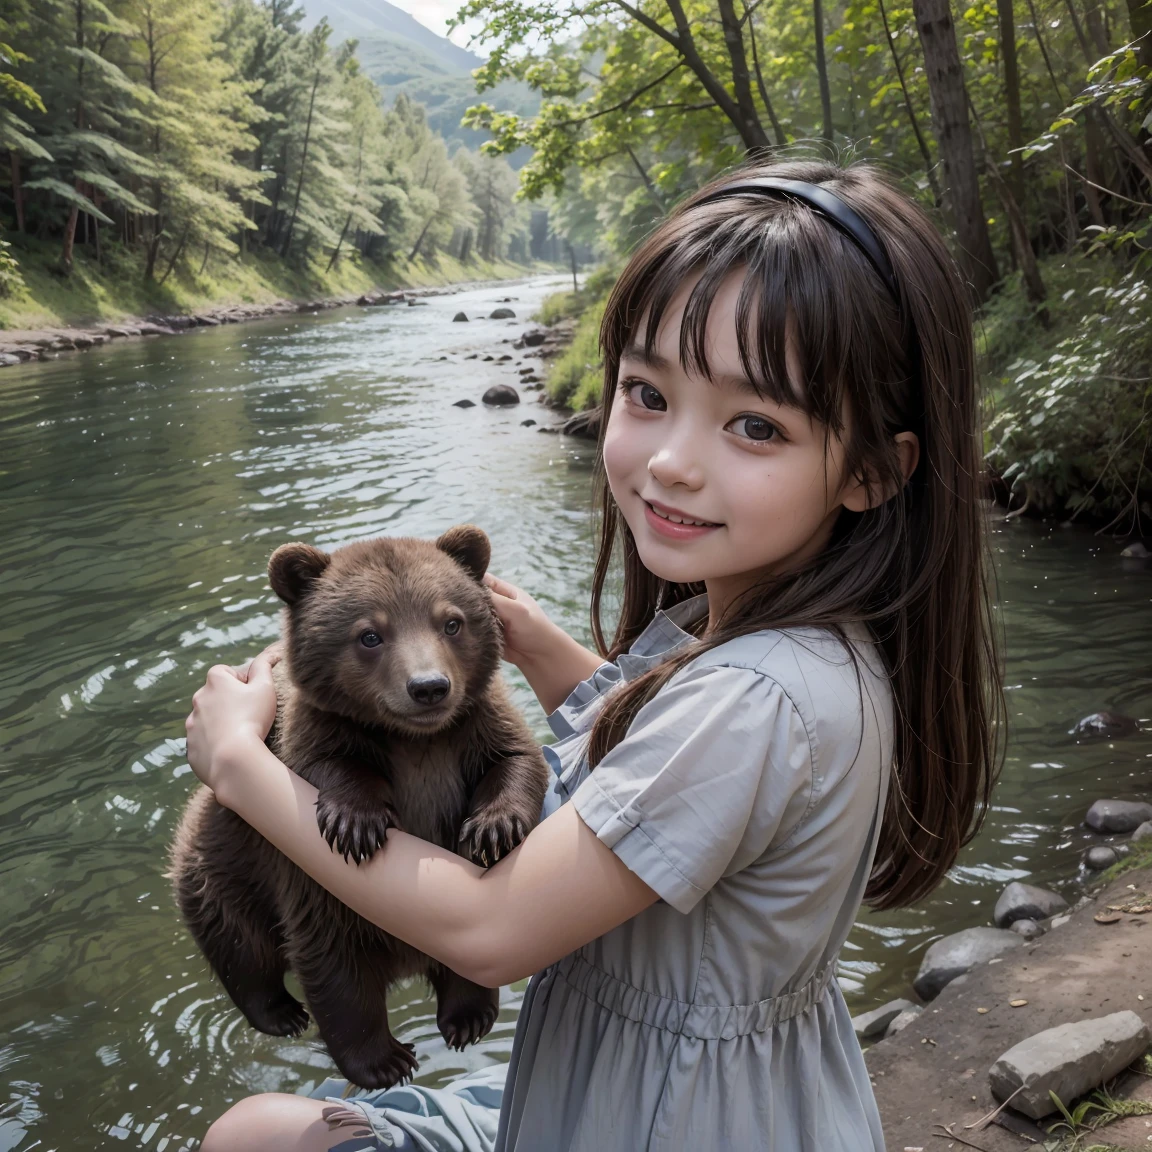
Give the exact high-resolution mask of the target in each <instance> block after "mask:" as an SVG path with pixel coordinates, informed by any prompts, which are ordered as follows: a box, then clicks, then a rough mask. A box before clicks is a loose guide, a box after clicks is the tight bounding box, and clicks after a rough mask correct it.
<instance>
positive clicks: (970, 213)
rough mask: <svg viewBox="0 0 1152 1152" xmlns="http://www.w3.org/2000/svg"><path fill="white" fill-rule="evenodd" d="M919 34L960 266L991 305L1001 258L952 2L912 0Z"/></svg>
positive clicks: (975, 293) (976, 294)
mask: <svg viewBox="0 0 1152 1152" xmlns="http://www.w3.org/2000/svg"><path fill="white" fill-rule="evenodd" d="M912 10H913V12H914V13H915V17H916V30H917V32H918V33H919V36H920V46H921V48H922V49H923V52H924V65H925V72H926V74H927V79H928V92H929V96H930V97H931V104H932V124H933V127H934V128H935V130H936V139H937V140H938V141H939V144H940V159H941V161H942V162H943V168H944V185H945V188H946V196H947V202H948V206H949V209H950V213H949V214H950V215H951V217H952V224H953V227H954V228H955V230H956V240H957V244H958V246H959V249H960V252H959V258H960V266H961V268H962V269H963V271H964V274H965V276H966V277H967V279H968V283H969V286H970V289H971V292H972V295H973V298H974V299H975V301H976V302H978V303H982V302H983V301H985V300H987V299H988V295H989V293H990V292H991V290H992V285H993V284H995V283H996V280H997V276H998V274H997V270H996V257H995V255H994V254H993V252H992V240H991V238H990V237H989V235H988V222H987V218H986V217H985V215H984V205H983V204H982V203H981V199H980V181H979V179H978V178H977V176H976V160H975V156H974V155H973V149H972V127H971V125H970V123H969V121H968V104H967V99H966V92H965V88H964V74H963V72H962V71H961V67H960V53H959V51H958V49H957V47H956V30H955V27H954V25H953V23H952V13H951V12H950V11H949V7H948V0H913V4H912Z"/></svg>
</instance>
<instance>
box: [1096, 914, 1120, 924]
mask: <svg viewBox="0 0 1152 1152" xmlns="http://www.w3.org/2000/svg"><path fill="white" fill-rule="evenodd" d="M1092 919H1093V920H1095V921H1096V923H1097V924H1115V923H1116V922H1117V921H1119V920H1123V919H1124V917H1123V916H1121V915H1120V913H1119V912H1097V913H1096V915H1095V916H1093V917H1092Z"/></svg>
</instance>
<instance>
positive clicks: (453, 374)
mask: <svg viewBox="0 0 1152 1152" xmlns="http://www.w3.org/2000/svg"><path fill="white" fill-rule="evenodd" d="M558 287H562V282H561V281H557V280H549V279H536V280H532V281H527V282H522V283H518V284H512V285H508V284H503V285H489V286H478V287H471V288H468V289H465V290H464V291H462V292H460V293H457V294H454V295H447V296H443V297H432V298H430V299H429V300H428V303H427V305H426V306H422V307H412V308H407V307H391V308H375V309H355V310H346V311H344V312H340V313H328V314H324V315H321V316H316V317H297V316H293V317H289V318H287V319H286V318H283V317H280V318H277V319H275V320H269V321H265V322H259V323H254V324H249V325H246V326H242V327H228V328H217V329H204V330H199V331H195V332H192V333H189V334H186V335H184V336H182V337H180V338H179V339H159V340H150V341H144V342H135V343H129V344H124V345H120V346H114V347H111V348H106V349H101V350H97V351H94V352H89V353H86V354H84V355H82V356H78V357H72V358H65V359H61V360H59V361H54V362H49V363H44V364H36V365H30V366H25V367H21V368H16V369H6V370H5V371H4V372H3V374H2V375H0V542H2V547H3V551H2V552H0V557H2V559H0V877H2V879H0V1077H2V1079H0V1084H2V1087H0V1152H8V1150H10V1149H16V1148H19V1149H22V1150H23V1149H31V1148H39V1149H89V1148H92V1149H95V1148H123V1147H127V1148H149V1149H155V1150H156V1152H162V1150H163V1149H165V1148H167V1149H171V1150H175V1149H183V1148H192V1147H195V1146H196V1143H197V1141H198V1139H199V1138H200V1137H201V1136H202V1135H203V1133H204V1130H205V1129H206V1127H207V1125H208V1123H209V1121H210V1119H211V1118H212V1117H213V1116H215V1115H216V1114H218V1113H219V1112H220V1111H221V1110H222V1108H223V1107H224V1106H225V1105H226V1104H227V1103H228V1102H229V1101H232V1100H235V1099H237V1098H239V1097H240V1096H242V1095H245V1094H247V1093H251V1092H256V1091H263V1090H269V1089H282V1090H286V1091H295V1090H298V1089H301V1088H303V1087H305V1086H307V1085H310V1084H314V1083H316V1082H318V1081H319V1080H320V1079H321V1078H323V1077H324V1076H325V1075H327V1074H328V1073H329V1072H330V1071H331V1065H330V1062H329V1061H328V1058H327V1056H326V1055H325V1053H324V1052H323V1050H322V1049H321V1048H320V1047H319V1045H318V1043H317V1042H316V1040H315V1034H314V1033H310V1034H308V1035H306V1036H305V1037H304V1038H302V1039H300V1040H294V1041H285V1040H278V1039H274V1038H271V1037H265V1036H260V1035H257V1034H255V1033H254V1032H252V1031H251V1030H250V1029H249V1028H248V1027H247V1026H246V1025H245V1024H244V1023H243V1022H242V1020H241V1018H240V1017H239V1014H238V1013H237V1012H236V1011H235V1010H234V1009H233V1008H232V1007H231V1005H230V1003H229V1001H228V1000H227V998H226V997H225V996H224V995H223V993H222V992H221V991H220V989H219V987H218V986H217V984H216V983H215V981H214V980H213V979H212V977H211V976H210V974H209V973H208V972H207V970H206V966H205V964H204V963H203V962H202V960H201V959H200V957H199V955H198V953H197V951H196V949H195V947H194V946H193V945H192V943H191V941H190V939H189V937H188V935H187V933H186V932H185V930H184V929H183V927H182V925H181V923H180V921H179V918H178V916H177V913H176V910H175V907H174V905H173V902H172V899H171V896H170V893H169V889H168V883H167V881H166V880H165V879H164V877H163V872H164V869H165V850H166V846H167V843H168V840H169V838H170V835H171V833H172V830H173V828H174V826H175V823H176V820H177V818H178V814H179V812H180V808H181V805H182V804H183V802H184V800H185V798H186V797H187V796H188V794H189V792H190V791H191V790H192V788H193V786H194V779H193V777H192V776H191V773H190V770H189V769H188V767H187V765H186V763H185V762H184V759H183V741H182V736H183V720H184V716H185V714H186V713H187V711H188V706H189V700H190V698H191V695H192V693H193V692H194V690H195V689H196V688H197V687H198V686H199V685H200V684H201V683H202V681H203V678H204V673H205V670H206V669H207V668H208V666H209V665H210V664H212V663H215V662H217V661H221V660H223V661H226V662H229V663H238V662H240V661H241V660H243V659H244V658H245V657H247V656H249V655H251V654H252V653H254V652H255V651H257V650H258V649H259V648H260V647H261V646H262V645H263V644H264V643H265V642H267V641H269V640H270V639H272V638H273V637H274V636H275V635H276V631H277V602H276V600H275V598H274V597H273V596H272V594H271V592H270V591H269V589H268V587H267V584H266V581H265V576H264V568H265V564H266V561H267V558H268V556H269V554H270V553H271V552H272V550H273V549H274V548H275V547H276V546H277V545H278V544H280V543H282V542H284V541H286V540H292V539H304V540H308V541H311V542H315V543H318V544H320V545H333V546H335V545H338V544H340V543H343V542H345V541H348V540H352V539H355V538H358V537H364V536H369V535H374V534H381V533H386V534H396V535H402V534H407V535H420V536H432V535H435V534H437V533H439V532H440V531H442V530H443V529H444V528H447V527H448V526H449V525H451V524H455V523H460V522H462V521H474V522H476V523H478V524H480V525H482V526H483V527H484V528H485V529H486V530H487V531H488V532H489V534H490V536H491V538H492V542H493V570H494V571H495V572H497V573H498V574H500V575H502V576H504V577H506V578H508V579H510V580H512V581H514V582H516V583H520V584H523V585H524V586H525V587H526V588H528V589H529V590H530V591H531V592H533V593H534V594H535V595H536V596H537V597H538V598H539V599H540V600H541V602H542V603H543V604H544V605H545V606H546V608H547V609H548V610H549V611H550V612H551V613H552V614H553V615H554V616H555V617H556V618H557V619H558V620H559V621H560V622H561V623H562V624H563V625H564V626H566V627H568V628H569V629H570V630H571V631H573V632H574V634H576V635H578V636H580V637H581V638H582V639H585V640H587V629H586V620H585V615H586V606H587V603H588V593H589V574H590V570H591V557H592V552H593V541H592V535H591V526H590V516H589V477H590V467H591V454H592V448H591V445H589V444H587V443H585V442H581V441H572V440H569V439H568V438H562V437H558V436H550V435H541V434H540V433H539V431H538V429H537V428H535V427H522V426H521V421H522V420H525V419H526V418H529V417H530V416H531V417H535V418H536V419H537V420H538V421H540V422H541V423H546V422H549V419H548V413H547V412H546V410H544V409H541V408H539V407H538V406H537V405H536V404H534V403H532V402H531V401H533V400H534V399H535V396H536V395H537V394H536V393H533V392H525V393H524V394H523V395H524V401H525V402H524V403H522V404H521V405H520V406H519V407H518V408H513V409H495V410H494V409H487V408H485V407H483V406H482V405H479V404H477V406H475V407H473V408H467V409H461V408H456V407H454V406H453V402H454V401H456V400H458V399H461V398H471V399H473V400H478V399H479V396H480V393H481V392H482V391H483V389H484V388H485V387H487V386H488V384H489V383H497V382H502V381H503V382H515V380H516V378H517V369H518V367H519V366H520V363H521V360H520V356H519V355H518V354H516V353H515V352H514V351H513V350H512V349H511V347H510V346H508V344H507V343H501V342H502V341H506V342H510V341H511V340H512V339H513V338H514V337H515V336H516V334H517V333H518V332H519V331H520V329H521V328H522V327H523V324H524V322H525V319H526V318H527V317H528V316H529V315H530V314H531V312H532V311H533V310H534V308H535V307H536V305H537V304H538V302H539V301H540V299H541V298H542V297H543V295H544V294H545V293H546V292H547V291H550V290H555V289H556V288H558ZM504 296H511V297H513V302H512V307H513V308H515V309H516V311H517V313H518V319H517V320H515V321H494V320H474V321H472V322H470V323H468V324H453V323H451V316H452V314H453V313H455V312H456V311H457V310H458V309H464V310H466V311H467V312H468V313H469V314H470V315H478V316H486V315H487V313H488V312H489V311H490V310H491V309H492V307H493V306H494V305H495V304H496V303H497V301H498V300H499V299H500V298H502V297H504ZM471 352H478V353H479V356H480V357H483V356H484V355H487V354H491V355H494V356H500V355H505V354H507V355H510V356H511V357H512V358H511V359H509V360H507V361H500V360H492V361H484V360H483V359H481V358H476V359H466V357H467V356H468V355H469V353H471ZM524 363H525V364H530V363H534V361H531V360H526V361H524ZM994 539H995V547H996V551H997V559H998V562H999V578H1000V583H1001V595H1002V600H1003V608H1002V612H1003V614H1004V618H1005V625H1006V630H1007V636H1008V656H1009V663H1008V686H1009V688H1010V692H1009V700H1010V703H1011V712H1012V722H1013V735H1012V744H1011V749H1010V754H1009V760H1008V764H1007V767H1006V770H1005V774H1004V778H1003V781H1002V783H1001V784H1000V787H999V789H998V791H997V794H996V809H995V811H994V812H993V814H992V816H991V818H990V819H989V821H988V823H987V825H986V827H985V829H984V830H983V832H982V833H981V835H980V837H979V839H978V840H977V841H976V842H975V843H974V844H973V845H972V846H971V847H970V848H968V849H967V850H966V851H965V853H964V855H963V857H962V859H961V862H960V864H959V866H958V867H957V868H956V869H955V871H954V873H953V875H952V877H951V879H950V880H949V881H948V882H947V883H946V884H945V885H943V886H942V887H941V888H940V889H939V890H938V892H937V893H936V894H935V895H934V896H933V897H932V898H931V899H930V900H928V901H927V902H925V903H924V904H923V905H921V906H920V907H918V908H916V909H914V910H911V911H904V912H899V913H886V914H883V915H873V914H869V913H864V914H863V915H862V917H861V921H860V923H859V924H858V926H857V928H856V930H855V931H854V933H853V935H852V938H851V940H850V942H849V946H848V948H847V949H846V950H845V952H844V956H843V966H842V971H841V982H842V985H843V987H844V988H845V991H846V993H847V995H848V999H849V1003H850V1005H851V1007H852V1008H853V1010H854V1011H855V1010H857V1009H859V1008H863V1007H867V1006H869V1005H870V1004H873V1003H875V1002H876V1001H877V1000H878V999H886V998H888V997H890V996H892V995H898V994H900V993H902V992H903V991H904V990H905V988H906V985H907V981H908V979H909V977H910V976H911V975H912V974H913V973H914V972H915V969H916V966H917V965H918V963H919V955H920V953H921V952H922V950H923V948H924V947H925V946H926V944H927V943H928V942H929V941H930V940H932V939H933V938H935V937H936V936H938V935H939V934H941V933H943V932H948V931H954V930H957V929H959V928H962V927H968V926H970V925H973V924H984V923H987V922H988V921H989V916H990V907H991V903H992V901H993V900H994V899H995V897H996V895H997V894H998V892H999V890H1000V889H1001V887H1002V886H1003V885H1004V884H1005V883H1006V882H1007V881H1009V880H1011V879H1015V878H1023V877H1030V878H1033V879H1035V880H1036V881H1038V882H1040V883H1045V884H1052V885H1054V886H1055V887H1057V888H1060V889H1062V890H1065V891H1067V892H1068V893H1069V894H1071V895H1075V894H1077V893H1078V891H1079V885H1080V884H1081V882H1082V876H1081V875H1079V874H1078V858H1079V853H1080V851H1081V849H1082V847H1083V844H1084V843H1086V842H1087V835H1086V833H1085V831H1084V830H1083V829H1082V828H1081V827H1080V821H1081V820H1082V818H1083V814H1084V810H1085V809H1086V807H1087V805H1088V804H1089V803H1090V801H1091V800H1093V799H1095V798H1096V797H1098V796H1102V795H1108V796H1112V795H1115V796H1137V795H1142V794H1145V793H1146V792H1147V790H1148V789H1149V785H1150V783H1152V736H1150V735H1148V734H1147V732H1145V733H1141V734H1138V735H1136V736H1133V737H1130V738H1128V739H1126V740H1123V741H1116V742H1115V743H1110V742H1107V741H1105V742H1077V740H1076V739H1074V738H1073V737H1071V736H1069V735H1067V731H1068V729H1069V728H1070V727H1071V725H1072V723H1073V722H1074V721H1075V720H1076V719H1077V718H1078V717H1079V716H1081V715H1083V714H1085V713H1087V712H1091V711H1094V710H1096V709H1098V708H1101V707H1104V706H1108V707H1111V708H1113V709H1116V710H1118V711H1122V712H1125V713H1127V714H1129V715H1131V716H1135V717H1144V718H1152V675H1150V672H1149V655H1150V653H1152V612H1150V611H1149V596H1150V594H1152V572H1150V571H1149V570H1147V569H1145V568H1142V567H1141V566H1140V565H1135V566H1126V565H1125V564H1124V563H1123V562H1121V561H1120V560H1119V559H1118V558H1117V555H1116V553H1117V549H1116V548H1115V547H1114V546H1113V545H1112V544H1111V543H1103V542H1102V541H1101V540H1099V539H1097V538H1096V537H1093V536H1092V535H1090V534H1088V533H1086V532H1083V531H1080V530H1065V531H1061V530H1059V529H1053V530H1049V529H1041V528H1037V527H1035V526H1032V525H1028V524H1018V523H1013V524H1005V523H1004V522H1002V521H998V522H997V523H996V525H995V537H994ZM513 680H514V683H515V687H516V693H517V700H518V702H519V703H520V704H521V705H522V706H523V707H524V708H525V710H526V712H527V713H528V715H529V716H530V718H531V720H532V723H533V725H534V726H535V728H536V729H537V731H538V732H539V734H540V737H541V739H546V738H547V736H548V734H547V729H546V726H545V725H544V722H543V716H542V715H541V713H540V710H539V708H538V707H537V706H536V704H535V702H534V700H533V699H532V697H531V695H530V694H529V693H528V691H527V689H526V688H525V687H524V685H523V683H522V682H520V681H518V680H515V678H514V677H513ZM1148 726H1149V728H1152V722H1149V725H1148ZM520 994H521V989H512V990H509V989H505V990H503V992H502V1000H503V1010H502V1012H501V1016H500V1020H499V1022H498V1024H497V1026H496V1027H495V1029H494V1030H493V1032H492V1034H491V1035H490V1036H489V1037H488V1038H487V1039H486V1040H485V1041H484V1042H483V1043H481V1044H480V1045H479V1046H477V1047H475V1048H472V1049H470V1050H469V1051H468V1052H467V1053H465V1054H464V1055H458V1054H455V1053H452V1052H449V1051H448V1050H446V1048H445V1046H444V1044H443V1042H442V1041H441V1039H440V1037H439V1035H438V1033H437V1032H436V1028H435V1020H434V1013H433V1010H432V1005H431V1003H430V1001H429V1000H428V999H426V997H425V995H424V992H423V989H422V988H420V987H418V986H412V987H405V988H401V989H400V990H399V991H398V992H397V993H396V995H395V997H394V1004H393V1009H392V1013H391V1018H392V1022H393V1028H394V1030H395V1031H396V1032H397V1034H398V1035H399V1036H401V1038H402V1039H405V1040H409V1041H412V1042H413V1043H415V1045H416V1048H417V1052H418V1055H419V1058H420V1073H419V1079H420V1080H421V1081H422V1082H425V1083H441V1082H443V1081H444V1080H446V1079H448V1078H450V1077H451V1076H453V1075H455V1074H457V1073H459V1072H460V1071H461V1070H463V1069H465V1068H471V1067H476V1066H478V1065H481V1064H484V1063H488V1062H492V1061H498V1060H505V1059H507V1056H508V1052H509V1049H510V1046H511V1039H512V1031H513V1027H514V1022H515V1016H516V1011H517V1006H518V1003H519V997H520Z"/></svg>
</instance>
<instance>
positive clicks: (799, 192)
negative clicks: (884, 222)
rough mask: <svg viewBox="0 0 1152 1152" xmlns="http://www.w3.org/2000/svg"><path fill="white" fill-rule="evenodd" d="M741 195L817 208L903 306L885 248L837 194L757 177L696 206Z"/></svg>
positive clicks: (710, 195)
mask: <svg viewBox="0 0 1152 1152" xmlns="http://www.w3.org/2000/svg"><path fill="white" fill-rule="evenodd" d="M742 192H752V193H757V194H760V195H772V194H773V193H776V192H783V193H784V194H785V195H787V196H794V197H795V198H796V199H797V200H801V201H803V202H804V203H805V204H807V205H808V206H809V207H810V208H815V209H816V211H817V212H819V213H820V214H821V215H822V216H825V217H827V218H828V219H829V220H831V221H832V223H833V224H835V225H836V226H837V227H838V228H839V229H840V230H841V231H842V232H843V233H845V235H847V236H849V237H851V238H852V239H853V240H855V241H856V246H857V247H858V248H859V249H860V250H861V251H862V252H863V253H864V255H865V256H867V257H868V259H869V261H870V262H871V264H872V267H873V268H875V269H876V271H877V272H878V273H879V274H880V278H881V279H882V280H883V281H884V283H885V284H887V285H888V290H889V291H890V292H891V293H892V295H893V296H894V297H895V299H896V303H897V304H899V303H900V282H899V281H898V280H897V279H896V273H895V271H894V270H893V268H892V262H891V261H890V260H889V259H888V253H887V252H885V251H884V245H883V244H881V243H880V241H879V240H878V239H877V238H876V233H875V232H873V231H872V229H871V228H870V227H869V225H868V222H867V221H866V220H865V219H864V217H863V216H861V215H860V213H859V212H857V211H856V209H855V208H853V207H852V206H851V205H850V204H848V203H847V202H846V201H844V200H841V199H840V197H839V196H837V195H836V193H835V192H832V191H830V190H829V189H827V188H825V187H824V186H823V185H822V184H809V183H808V182H807V181H804V180H783V179H779V178H777V177H775V176H758V177H755V178H752V179H748V180H741V181H740V182H739V183H738V184H726V185H725V186H724V187H723V188H717V189H716V191H714V192H709V193H708V195H707V196H703V197H701V198H700V199H699V200H698V201H696V203H697V204H708V203H710V202H711V201H713V200H721V199H725V198H726V197H728V196H735V195H739V194H740V193H742Z"/></svg>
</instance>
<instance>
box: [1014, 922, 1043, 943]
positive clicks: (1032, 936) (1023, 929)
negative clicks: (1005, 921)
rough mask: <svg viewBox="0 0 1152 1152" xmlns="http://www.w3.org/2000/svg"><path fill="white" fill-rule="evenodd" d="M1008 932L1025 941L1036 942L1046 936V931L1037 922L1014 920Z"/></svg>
mask: <svg viewBox="0 0 1152 1152" xmlns="http://www.w3.org/2000/svg"><path fill="white" fill-rule="evenodd" d="M1008 930H1009V931H1010V932H1015V933H1016V935H1017V936H1020V937H1022V938H1023V939H1025V940H1036V939H1038V938H1039V937H1041V936H1043V935H1044V929H1043V928H1041V927H1040V925H1039V924H1037V923H1036V921H1035V920H1013V921H1012V923H1011V925H1010V926H1009V929H1008Z"/></svg>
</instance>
